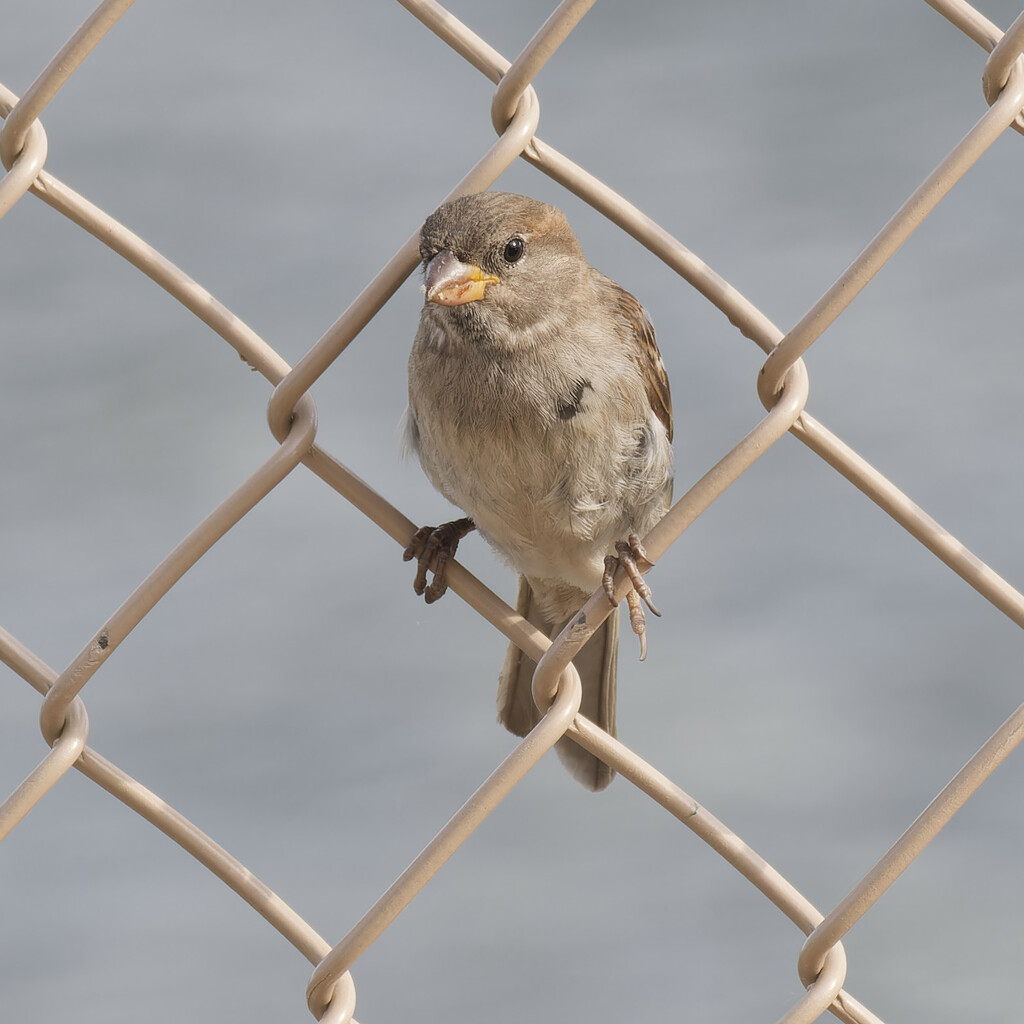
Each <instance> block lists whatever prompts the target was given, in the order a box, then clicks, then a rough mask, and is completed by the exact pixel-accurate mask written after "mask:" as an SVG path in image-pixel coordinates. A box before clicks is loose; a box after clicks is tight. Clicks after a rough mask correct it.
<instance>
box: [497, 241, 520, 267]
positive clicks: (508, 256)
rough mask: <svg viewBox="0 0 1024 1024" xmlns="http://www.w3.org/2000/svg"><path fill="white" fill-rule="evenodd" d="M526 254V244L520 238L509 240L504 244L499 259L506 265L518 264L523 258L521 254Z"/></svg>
mask: <svg viewBox="0 0 1024 1024" xmlns="http://www.w3.org/2000/svg"><path fill="white" fill-rule="evenodd" d="M524 252H526V243H525V242H524V241H523V240H522V239H521V238H510V239H509V240H508V241H507V242H506V243H505V250H504V252H502V254H501V258H502V259H503V260H504V261H505V262H506V263H518V262H519V261H520V260H521V259H522V258H523V253H524Z"/></svg>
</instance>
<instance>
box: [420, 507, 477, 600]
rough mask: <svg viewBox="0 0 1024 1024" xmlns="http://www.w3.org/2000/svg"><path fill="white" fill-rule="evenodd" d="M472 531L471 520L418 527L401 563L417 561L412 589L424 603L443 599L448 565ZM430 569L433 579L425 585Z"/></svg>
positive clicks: (446, 585) (472, 524)
mask: <svg viewBox="0 0 1024 1024" xmlns="http://www.w3.org/2000/svg"><path fill="white" fill-rule="evenodd" d="M475 529H476V524H475V523H474V522H473V520H472V519H468V518H467V519H456V520H455V521H454V522H451V523H442V524H441V525H440V526H421V527H420V528H419V529H418V530H417V531H416V532H415V533H414V534H413V537H412V540H411V541H409V543H408V544H407V545H406V548H405V551H404V552H402V561H404V562H408V561H410V560H411V559H413V558H415V559H416V560H417V562H418V565H417V568H416V578H415V579H414V580H413V582H412V589H413V590H414V591H416V593H417V594H420V595H422V596H423V599H424V600H425V601H426V602H427V604H433V603H434V602H435V601H436V600H438V598H440V597H443V596H444V592H445V591H446V590H447V589H448V582H447V580H446V579H445V575H446V573H447V569H448V563H449V561H451V559H453V558H454V557H455V552H456V551H457V550H458V547H459V541H460V540H462V538H463V537H465V536H466V534H467V533H469V532H470V531H471V530H475ZM428 569H432V570H433V572H434V578H433V579H432V580H431V581H430V583H429V584H428V583H427V570H428Z"/></svg>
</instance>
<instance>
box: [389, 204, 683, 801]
mask: <svg viewBox="0 0 1024 1024" xmlns="http://www.w3.org/2000/svg"><path fill="white" fill-rule="evenodd" d="M420 255H421V257H422V259H423V266H424V272H425V289H424V290H425V292H426V301H425V303H424V305H423V311H422V313H421V314H420V322H419V330H418V331H417V332H416V338H415V341H414V342H413V347H412V354H411V356H410V358H409V407H408V409H407V410H406V416H405V427H404V432H405V439H406V443H407V445H408V447H409V448H410V449H411V450H412V451H415V452H416V453H417V455H418V456H419V460H420V462H421V464H422V466H423V469H424V470H425V472H426V474H427V476H428V477H429V478H430V481H431V483H432V484H433V485H434V486H435V487H436V488H437V489H438V490H439V491H440V492H441V493H442V494H443V495H444V496H445V497H446V498H448V500H449V501H451V502H452V503H453V504H455V505H457V506H459V507H460V508H461V509H463V511H465V512H466V513H467V518H463V519H458V520H456V521H454V522H452V523H446V524H445V525H443V526H440V527H437V528H436V529H434V528H431V527H424V528H423V529H421V530H419V531H418V532H417V533H416V535H415V536H414V537H413V539H412V541H411V542H410V544H409V546H408V547H407V548H406V551H405V558H406V559H407V560H408V559H411V558H416V559H417V560H418V561H419V566H418V570H417V574H416V579H415V583H414V589H415V591H416V593H417V594H422V595H423V596H425V598H426V600H427V602H428V603H429V602H432V601H435V600H437V598H439V597H440V596H441V595H442V594H443V593H444V591H445V589H446V585H445V581H444V572H445V565H446V563H447V561H448V559H449V558H451V557H452V556H453V555H454V553H455V549H456V547H457V545H458V542H459V540H460V538H461V537H463V536H465V534H466V533H468V532H469V531H470V530H472V529H474V528H475V529H477V530H479V531H480V533H481V534H482V535H483V536H484V538H485V539H486V540H487V542H488V543H489V544H490V545H491V547H492V548H494V550H495V551H496V552H497V553H498V555H499V556H500V557H501V558H502V559H503V560H504V561H505V562H507V563H508V565H509V566H511V567H512V568H513V569H515V570H516V571H517V572H518V573H519V574H520V582H519V597H518V601H517V605H516V607H517V610H518V611H519V613H520V614H521V615H523V616H524V617H525V618H526V619H528V620H529V621H530V622H531V623H533V624H534V625H535V626H537V627H538V628H540V629H542V630H543V631H544V632H545V633H546V634H547V635H548V636H550V637H555V636H557V635H558V633H559V632H560V631H561V630H562V628H563V627H564V626H565V625H566V623H567V622H568V621H569V619H570V618H571V617H572V616H573V615H574V614H575V613H576V612H577V611H579V609H580V608H581V607H582V606H583V604H584V603H585V602H586V601H587V600H588V598H589V597H590V596H591V594H592V593H593V592H594V591H595V590H596V589H597V588H598V587H601V586H603V587H604V588H605V591H606V593H608V595H609V598H611V597H612V594H613V592H614V586H613V579H612V578H613V576H614V573H615V570H616V569H617V568H618V566H619V564H622V565H623V566H624V567H625V568H626V570H627V572H628V574H629V576H630V579H631V582H632V584H633V589H632V590H630V591H629V592H628V595H627V596H628V603H629V609H630V621H631V624H632V626H633V629H634V631H635V632H636V633H637V634H638V635H639V636H640V644H641V659H643V657H644V654H645V652H646V644H645V636H644V612H643V605H642V604H641V600H640V599H641V598H643V600H644V601H645V602H646V603H647V606H648V607H649V608H650V609H651V611H652V612H654V613H655V614H658V612H657V609H656V608H655V607H654V605H653V604H652V603H651V592H650V589H649V588H648V586H647V584H646V583H645V582H644V580H643V577H642V575H641V570H643V569H647V568H650V565H651V563H650V562H649V561H648V560H647V559H646V556H645V554H644V551H643V548H642V546H641V544H640V540H639V538H640V537H643V536H644V535H645V534H646V533H647V532H648V531H649V530H650V529H651V527H652V526H654V524H655V523H657V522H658V520H659V519H661V517H662V516H663V515H664V514H665V512H666V510H667V509H668V506H669V503H670V500H671V492H672V446H671V440H672V406H671V398H670V395H669V385H668V379H667V377H666V375H665V367H664V366H663V364H662V361H661V355H660V353H659V352H658V346H657V344H656V343H655V340H654V330H653V329H652V327H651V324H650V322H649V321H648V319H647V316H646V314H645V313H644V310H643V308H642V307H641V305H640V303H639V302H637V300H636V299H635V298H634V297H633V296H632V295H630V294H629V292H627V291H624V290H623V289H622V288H620V287H619V286H618V285H617V284H615V283H614V282H613V281H611V280H609V279H608V278H607V277H605V276H604V274H602V273H600V272H599V271H597V270H595V269H594V268H593V267H591V266H589V265H588V264H587V262H586V260H585V259H584V257H583V251H582V249H581V248H580V245H579V242H577V240H576V236H575V235H574V234H573V232H572V230H571V229H570V227H569V224H568V222H567V221H566V219H565V216H564V214H562V213H561V211H559V210H557V209H555V208H554V207H552V206H547V205H545V204H544V203H540V202H537V201H536V200H534V199H528V198H526V197H525V196H519V195H512V194H509V193H500V192H483V193H479V194H476V195H466V196H461V197H459V198H457V199H454V200H452V201H451V202H448V203H445V204H444V205H443V206H441V207H440V208H439V209H438V210H437V211H435V212H434V213H433V214H431V216H430V217H428V218H427V220H426V222H425V224H424V225H423V229H422V233H421V235H420ZM430 567H433V569H434V577H433V579H432V581H431V582H430V583H429V584H428V583H427V570H428V568H430ZM617 647H618V614H617V613H613V614H612V615H610V616H609V617H608V618H607V619H606V620H605V622H604V623H603V625H602V626H601V628H600V629H599V630H598V631H597V633H595V635H594V636H593V637H592V638H591V639H590V640H589V641H588V643H587V644H586V645H585V646H584V647H583V648H582V650H581V651H580V652H579V653H578V654H577V656H576V658H575V659H574V664H575V666H576V669H577V671H578V672H579V674H580V678H581V680H582V684H583V702H582V704H581V707H580V711H581V713H582V714H584V715H586V716H587V717H588V718H590V719H591V720H593V721H594V722H595V723H596V724H597V725H599V726H600V727H601V728H603V729H605V730H606V731H607V732H609V733H610V734H611V735H613V736H614V735H615V671H616V656H617ZM534 670H535V665H534V664H533V662H532V661H531V660H530V659H529V658H527V657H526V656H525V655H524V654H523V653H522V652H521V651H520V650H519V648H518V647H516V646H515V645H512V646H510V647H509V650H508V653H507V654H506V656H505V661H504V664H503V665H502V669H501V675H500V682H499V688H498V717H499V720H500V721H501V722H502V723H503V724H504V725H505V726H506V727H507V728H508V729H509V730H510V731H511V732H513V733H515V734H516V735H519V736H525V735H526V734H527V733H528V732H529V731H530V729H532V728H533V726H534V725H535V724H536V723H537V721H539V719H540V712H539V711H538V710H537V708H536V706H535V705H534V702H533V695H532V690H531V681H532V677H533V673H534ZM557 749H558V753H559V756H560V757H561V759H562V761H563V762H564V763H565V764H566V766H567V767H568V768H569V770H570V772H571V773H572V774H573V776H575V777H576V778H577V779H578V780H579V781H580V782H582V783H583V784H584V785H585V786H587V787H588V788H590V789H594V790H599V789H603V788H604V787H605V786H607V785H608V784H609V782H611V780H612V778H613V777H614V772H613V771H612V770H611V769H610V768H609V767H608V766H607V765H605V764H604V763H603V762H602V761H600V760H599V759H598V758H596V757H594V756H593V755H592V754H590V753H589V752H587V751H586V750H584V749H583V748H582V747H580V746H579V745H578V744H576V743H573V742H572V740H570V739H568V738H563V739H562V740H559V742H558V744H557Z"/></svg>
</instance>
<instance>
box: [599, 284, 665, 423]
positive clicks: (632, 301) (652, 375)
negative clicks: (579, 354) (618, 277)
mask: <svg viewBox="0 0 1024 1024" xmlns="http://www.w3.org/2000/svg"><path fill="white" fill-rule="evenodd" d="M613 286H614V288H615V291H616V298H617V300H618V305H619V312H620V313H621V314H622V316H623V317H624V318H625V319H626V320H627V321H628V323H629V325H630V327H631V328H632V329H633V332H632V336H633V340H634V342H635V344H636V349H637V352H636V356H637V361H638V362H639V363H640V369H641V370H642V371H643V375H644V383H645V384H646V386H647V399H648V401H649V402H650V403H651V408H652V409H653V410H654V414H655V415H656V416H657V417H658V419H659V420H661V422H662V423H664V424H665V430H666V431H668V439H669V440H670V441H671V440H672V393H671V391H670V390H669V386H668V374H667V373H666V372H665V364H664V363H663V362H662V361H661V353H660V352H659V351H658V343H657V341H655V340H654V328H653V327H652V326H651V321H650V320H648V319H647V314H646V313H645V312H644V307H643V306H641V305H640V303H639V302H638V301H637V300H636V298H635V297H634V296H633V295H630V293H629V292H627V291H626V290H625V288H621V287H619V285H617V284H616V285H613Z"/></svg>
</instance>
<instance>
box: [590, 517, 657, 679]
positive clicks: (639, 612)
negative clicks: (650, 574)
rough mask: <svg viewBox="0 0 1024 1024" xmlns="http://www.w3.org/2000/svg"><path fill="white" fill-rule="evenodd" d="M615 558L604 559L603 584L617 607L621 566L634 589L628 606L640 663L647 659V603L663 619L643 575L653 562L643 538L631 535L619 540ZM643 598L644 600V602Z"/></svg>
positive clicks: (628, 600)
mask: <svg viewBox="0 0 1024 1024" xmlns="http://www.w3.org/2000/svg"><path fill="white" fill-rule="evenodd" d="M615 550H616V552H617V553H618V554H617V557H616V555H608V556H607V557H606V558H605V560H604V577H603V579H602V583H603V585H604V592H605V593H606V594H607V595H608V600H609V601H611V602H612V604H615V573H616V571H617V570H618V568H619V566H620V565H621V566H622V568H623V569H625V570H626V575H627V576H628V577H629V582H630V583H632V584H633V589H632V590H629V591H627V592H626V604H628V605H629V625H630V627H631V628H632V630H633V632H634V633H636V635H637V637H638V638H639V640H640V660H641V661H643V660H644V658H646V657H647V620H646V616H645V615H644V604H646V605H647V607H648V608H650V610H651V611H652V612H653V613H654V614H655V615H658V616H660V615H661V612H659V611H658V609H657V608H655V606H654V595H653V594H652V593H651V588H650V587H649V586H648V585H647V581H646V580H645V579H644V577H643V572H644V571H645V570H647V569H650V568H651V567H652V566H653V565H654V563H653V562H652V561H651V560H650V559H649V558H648V557H647V552H646V551H644V546H643V544H641V543H640V538H639V537H638V536H637V535H636V534H635V533H631V534H630V535H629V539H628V540H620V541H619V542H618V543H617V544H616V545H615ZM641 598H642V599H643V600H642V602H641Z"/></svg>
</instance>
